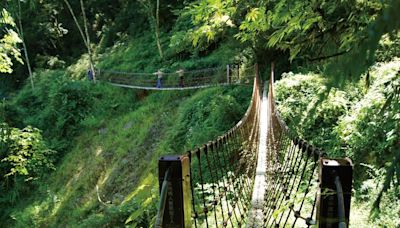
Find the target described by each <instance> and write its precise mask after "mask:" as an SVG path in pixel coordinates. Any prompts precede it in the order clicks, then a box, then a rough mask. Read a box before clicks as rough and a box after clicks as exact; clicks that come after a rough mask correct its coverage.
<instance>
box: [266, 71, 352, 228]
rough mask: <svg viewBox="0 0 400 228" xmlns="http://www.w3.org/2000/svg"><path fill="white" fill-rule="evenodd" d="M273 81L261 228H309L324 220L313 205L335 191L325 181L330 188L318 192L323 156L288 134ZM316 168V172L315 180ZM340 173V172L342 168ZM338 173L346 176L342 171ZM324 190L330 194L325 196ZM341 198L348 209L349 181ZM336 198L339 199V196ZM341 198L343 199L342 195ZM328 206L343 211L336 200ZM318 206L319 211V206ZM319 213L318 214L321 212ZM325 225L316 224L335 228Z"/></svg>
mask: <svg viewBox="0 0 400 228" xmlns="http://www.w3.org/2000/svg"><path fill="white" fill-rule="evenodd" d="M273 80H274V77H273V71H272V74H271V80H270V85H269V94H268V106H269V107H268V121H269V124H268V133H267V143H266V145H267V159H266V163H267V164H266V167H267V170H266V175H265V180H266V193H265V196H264V210H263V212H264V222H263V227H310V226H311V225H316V224H317V223H318V222H321V221H317V220H324V218H323V216H322V215H321V214H323V213H321V212H320V213H318V215H317V211H316V210H317V209H316V207H317V201H318V200H319V201H324V200H328V197H332V196H335V195H336V194H337V193H338V192H339V189H335V188H334V187H332V186H331V185H332V183H333V182H332V181H328V182H329V183H328V184H329V185H330V186H331V187H330V188H322V187H323V186H322V185H321V183H320V182H321V178H320V177H321V172H322V171H323V170H325V169H326V168H324V167H323V165H324V164H321V162H322V161H324V157H325V156H326V154H325V153H324V152H322V151H321V150H320V149H318V148H315V147H314V146H312V145H310V144H309V143H307V142H306V141H304V140H302V139H300V138H298V137H296V136H295V135H294V134H293V133H291V132H290V130H289V128H288V127H287V126H286V124H285V122H284V121H283V120H282V119H281V117H280V115H279V112H278V110H277V108H276V107H275V100H274V88H273ZM341 161H344V162H345V163H346V161H347V163H346V164H344V165H345V166H347V167H349V166H351V161H349V160H346V159H345V160H341ZM325 163H326V164H327V161H326V162H325ZM318 167H319V169H320V170H319V176H318V172H317V168H318ZM337 167H339V166H337ZM341 169H342V170H343V168H341ZM339 171H340V170H338V171H332V172H331V171H329V175H331V174H332V175H333V176H336V177H337V179H338V178H339V175H337V173H335V172H339ZM324 172H326V171H324ZM341 172H342V173H343V174H345V175H346V173H345V171H341ZM332 175H331V176H332ZM347 175H350V176H351V173H347ZM325 179H326V178H325ZM332 189H333V190H332ZM327 190H330V191H329V192H326V191H327ZM340 191H341V190H340ZM344 194H345V195H346V198H347V199H348V205H347V206H348V207H349V197H350V195H351V179H350V188H349V185H348V180H347V185H346V190H345V192H344ZM337 195H338V197H340V196H339V194H337ZM341 197H342V198H343V194H342V196H341ZM329 202H330V204H331V205H330V207H331V211H332V212H333V211H337V210H338V208H340V207H344V205H343V201H342V203H338V201H337V200H332V199H330V200H329ZM320 203H321V202H320ZM339 204H342V205H339ZM318 206H319V207H321V204H320V205H318ZM319 210H320V211H322V209H319ZM330 216H331V217H333V218H335V219H331V221H329V223H331V224H337V223H339V222H340V221H338V220H337V218H338V215H337V214H333V215H330ZM328 217H329V216H328ZM347 218H348V216H347ZM338 219H339V220H341V222H342V223H340V224H342V225H343V224H344V225H345V224H348V221H347V223H343V218H338ZM325 225H326V224H325ZM325 225H322V223H320V224H319V227H338V226H335V225H332V226H325ZM341 227H345V226H341Z"/></svg>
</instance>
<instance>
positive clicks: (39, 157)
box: [0, 123, 56, 220]
mask: <svg viewBox="0 0 400 228" xmlns="http://www.w3.org/2000/svg"><path fill="white" fill-rule="evenodd" d="M55 154H56V151H53V150H50V149H48V147H47V145H46V144H45V141H44V140H43V138H42V135H41V132H40V130H38V129H36V128H33V127H30V126H28V127H25V128H24V129H22V130H20V129H17V128H12V127H9V126H8V125H7V124H5V123H0V190H1V192H2V194H1V196H0V205H1V207H0V214H1V215H0V220H3V219H5V217H4V216H5V215H6V214H8V212H9V210H10V209H11V208H12V206H13V205H15V204H16V202H18V200H20V197H21V195H25V194H27V193H28V192H29V191H31V190H32V189H34V187H35V186H36V185H37V184H38V183H39V182H40V181H41V180H43V177H45V176H48V174H49V172H50V171H53V170H54V169H55V166H54V165H53V163H54V156H55Z"/></svg>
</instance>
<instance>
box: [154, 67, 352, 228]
mask: <svg viewBox="0 0 400 228" xmlns="http://www.w3.org/2000/svg"><path fill="white" fill-rule="evenodd" d="M248 73H249V72H248ZM253 75H255V78H254V83H253V94H252V99H251V102H250V105H249V107H248V109H247V111H246V113H245V115H244V116H243V118H242V119H241V120H240V121H239V122H238V123H237V124H236V126H234V127H233V128H232V129H230V130H229V131H227V132H226V133H225V134H224V135H222V136H220V137H217V138H216V139H215V140H213V141H210V142H209V143H207V144H205V145H203V146H200V147H198V148H196V149H194V150H192V151H189V152H187V153H185V154H184V155H178V156H176V155H175V156H174V155H172V156H164V157H162V158H160V160H159V183H160V192H161V202H160V206H159V213H158V217H157V220H156V224H155V226H156V227H241V226H243V225H246V226H247V227H260V226H259V224H260V223H258V221H259V217H258V214H259V213H258V212H257V213H256V214H257V216H256V218H257V222H256V223H255V222H254V221H256V219H254V218H252V216H253V214H254V213H252V211H250V207H251V202H252V195H253V194H252V193H253V186H254V180H255V175H256V164H257V161H258V159H257V158H258V151H259V148H258V147H259V145H261V144H260V140H259V139H260V138H261V137H260V136H261V135H260V128H259V126H260V125H259V123H260V107H261V99H260V83H259V77H258V67H257V66H256V67H255V69H254V71H253ZM273 76H274V75H273V67H272V74H271V79H270V84H269V93H268V101H267V102H268V108H267V118H266V119H267V121H268V124H267V126H268V129H267V130H268V131H267V134H266V137H263V138H265V140H266V144H265V145H266V150H264V151H265V152H266V159H265V163H266V165H265V167H266V170H265V172H263V174H261V175H264V173H265V178H264V179H265V182H266V184H265V186H266V189H265V191H264V192H265V195H264V194H261V195H264V197H263V200H262V201H261V202H264V206H262V205H261V206H262V207H261V208H262V213H261V214H262V218H261V226H262V227H299V226H300V227H310V226H312V225H317V226H318V227H341V228H342V227H347V226H348V224H349V212H350V199H351V188H352V164H351V161H350V160H349V159H329V158H326V154H325V153H324V152H322V151H321V150H319V149H318V148H315V147H314V146H312V145H310V144H309V143H307V142H306V141H305V140H302V139H300V138H298V137H296V136H295V134H293V133H292V132H291V131H290V130H289V128H288V127H287V126H286V124H285V122H284V121H283V120H282V118H281V117H280V115H279V112H278V110H277V108H276V107H275V100H274V88H273V81H274V78H273ZM263 102H264V101H263ZM263 104H265V103H263ZM263 110H265V109H264V106H263ZM260 148H264V146H263V147H260ZM260 158H261V157H260ZM261 160H263V159H260V161H261ZM257 173H259V171H257ZM257 175H258V174H257ZM263 189H264V188H263ZM253 202H254V201H253ZM257 207H258V206H257ZM249 216H250V218H248V217H249Z"/></svg>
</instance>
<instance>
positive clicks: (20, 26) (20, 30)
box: [17, 0, 35, 89]
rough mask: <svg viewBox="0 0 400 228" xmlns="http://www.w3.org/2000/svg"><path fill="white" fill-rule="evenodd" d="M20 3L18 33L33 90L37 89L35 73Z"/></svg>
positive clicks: (19, 3)
mask: <svg viewBox="0 0 400 228" xmlns="http://www.w3.org/2000/svg"><path fill="white" fill-rule="evenodd" d="M17 3H18V16H17V18H18V26H19V27H18V29H17V30H18V33H19V36H20V38H21V40H22V47H23V49H24V56H25V63H26V67H27V68H28V73H29V79H30V82H31V87H32V89H34V88H35V84H34V83H33V73H32V68H31V62H30V61H29V55H28V49H27V47H26V43H25V38H24V29H23V27H22V19H21V18H22V15H21V2H20V0H17Z"/></svg>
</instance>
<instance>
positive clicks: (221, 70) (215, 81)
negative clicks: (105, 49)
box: [96, 65, 254, 90]
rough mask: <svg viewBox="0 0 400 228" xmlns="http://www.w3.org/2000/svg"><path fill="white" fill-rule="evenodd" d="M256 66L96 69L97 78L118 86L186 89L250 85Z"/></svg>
mask: <svg viewBox="0 0 400 228" xmlns="http://www.w3.org/2000/svg"><path fill="white" fill-rule="evenodd" d="M252 71H253V67H247V68H246V67H243V66H240V65H227V66H222V67H214V68H205V69H198V70H188V71H185V70H183V69H181V70H178V71H176V72H161V73H160V74H161V75H162V76H161V78H159V74H158V73H157V72H155V73H137V72H124V71H118V70H106V69H96V76H97V79H98V80H100V81H104V82H109V83H112V84H114V85H117V86H122V87H132V88H142V89H159V90H168V89H176V90H184V89H196V88H203V87H209V86H215V85H228V84H250V83H251V82H252V79H253V77H254V72H252Z"/></svg>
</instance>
